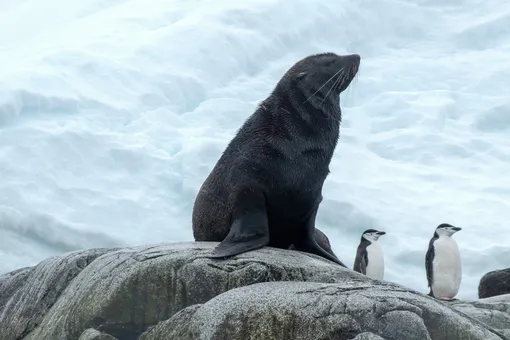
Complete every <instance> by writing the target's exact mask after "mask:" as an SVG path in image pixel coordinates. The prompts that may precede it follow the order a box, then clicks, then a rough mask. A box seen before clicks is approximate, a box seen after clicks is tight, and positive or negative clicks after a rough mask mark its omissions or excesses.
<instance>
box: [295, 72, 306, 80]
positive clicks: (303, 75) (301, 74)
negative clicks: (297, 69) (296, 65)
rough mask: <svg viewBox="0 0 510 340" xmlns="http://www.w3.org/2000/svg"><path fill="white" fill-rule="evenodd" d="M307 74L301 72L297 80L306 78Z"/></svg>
mask: <svg viewBox="0 0 510 340" xmlns="http://www.w3.org/2000/svg"><path fill="white" fill-rule="evenodd" d="M306 75H307V73H306V72H301V73H298V75H297V76H296V78H297V79H303V78H304V77H306Z"/></svg>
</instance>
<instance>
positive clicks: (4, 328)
mask: <svg viewBox="0 0 510 340" xmlns="http://www.w3.org/2000/svg"><path fill="white" fill-rule="evenodd" d="M107 251H108V250H107V249H92V250H85V251H79V252H73V253H70V254H66V255H63V256H56V257H51V258H48V259H47V260H45V261H43V262H41V263H40V264H39V265H37V266H35V267H31V268H23V269H21V270H18V271H15V272H13V273H8V274H6V275H3V276H2V277H0V288H1V289H2V293H1V294H0V325H1V327H0V339H2V340H9V339H21V338H23V337H24V336H25V335H27V334H28V333H30V332H31V331H32V330H33V329H34V328H35V327H36V326H37V325H39V324H40V322H41V321H42V319H43V318H44V316H45V315H46V313H47V312H48V311H49V310H50V308H51V307H52V306H53V304H54V303H55V302H56V301H57V299H58V298H59V297H60V294H61V293H62V292H63V291H64V289H65V288H66V287H67V286H68V284H69V283H70V282H71V281H72V280H73V279H74V278H75V277H76V276H77V275H78V274H79V273H80V272H81V271H82V270H83V268H85V267H86V266H87V265H88V264H89V263H90V262H92V261H93V260H94V259H95V258H97V257H98V256H100V255H102V254H104V253H106V252H107Z"/></svg>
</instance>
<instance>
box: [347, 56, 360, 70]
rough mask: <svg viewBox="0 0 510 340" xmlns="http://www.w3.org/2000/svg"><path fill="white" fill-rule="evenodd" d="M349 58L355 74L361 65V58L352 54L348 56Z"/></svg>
mask: <svg viewBox="0 0 510 340" xmlns="http://www.w3.org/2000/svg"><path fill="white" fill-rule="evenodd" d="M347 58H348V59H349V61H350V62H351V63H352V68H353V72H354V73H356V72H358V68H359V64H360V63H361V56H360V55H359V54H351V55H349V56H347Z"/></svg>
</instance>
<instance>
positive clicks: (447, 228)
mask: <svg viewBox="0 0 510 340" xmlns="http://www.w3.org/2000/svg"><path fill="white" fill-rule="evenodd" d="M460 230H462V229H461V228H459V227H454V226H452V225H451V224H448V223H441V224H440V225H438V226H437V228H436V232H435V234H437V235H438V236H452V235H453V234H455V233H456V232H457V231H460Z"/></svg>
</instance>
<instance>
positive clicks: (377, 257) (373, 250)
mask: <svg viewBox="0 0 510 340" xmlns="http://www.w3.org/2000/svg"><path fill="white" fill-rule="evenodd" d="M367 254H368V265H367V273H366V275H367V276H369V277H371V278H373V279H376V280H382V279H383V277H384V254H383V251H382V248H381V245H380V244H379V242H372V243H371V244H370V245H369V246H368V247H367Z"/></svg>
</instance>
